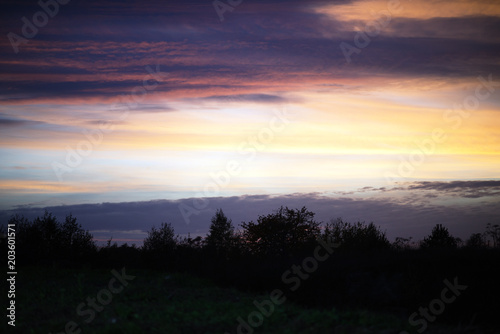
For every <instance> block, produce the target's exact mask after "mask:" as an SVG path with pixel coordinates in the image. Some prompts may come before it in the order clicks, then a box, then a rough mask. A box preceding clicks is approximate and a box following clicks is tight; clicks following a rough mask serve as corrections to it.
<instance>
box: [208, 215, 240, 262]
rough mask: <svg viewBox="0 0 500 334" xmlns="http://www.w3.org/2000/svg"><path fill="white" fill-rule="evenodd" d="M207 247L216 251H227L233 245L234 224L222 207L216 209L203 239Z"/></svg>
mask: <svg viewBox="0 0 500 334" xmlns="http://www.w3.org/2000/svg"><path fill="white" fill-rule="evenodd" d="M205 241H206V245H207V247H208V248H209V249H211V250H215V251H216V252H217V253H228V252H229V251H230V250H231V248H233V247H234V245H235V234H234V226H233V223H232V221H231V219H228V218H227V217H226V215H225V214H224V212H223V211H222V209H218V210H217V211H216V212H215V215H214V216H213V217H212V221H211V224H210V229H209V232H208V234H207V237H206V239H205Z"/></svg>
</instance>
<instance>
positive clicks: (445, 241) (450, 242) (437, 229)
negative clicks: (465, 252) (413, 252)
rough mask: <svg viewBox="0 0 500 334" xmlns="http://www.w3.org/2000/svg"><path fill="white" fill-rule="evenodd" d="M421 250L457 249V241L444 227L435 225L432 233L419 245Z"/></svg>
mask: <svg viewBox="0 0 500 334" xmlns="http://www.w3.org/2000/svg"><path fill="white" fill-rule="evenodd" d="M420 247H421V248H457V240H456V239H455V238H454V237H453V236H452V235H451V234H450V232H449V231H448V229H447V228H446V227H443V225H441V224H437V225H436V226H434V228H433V229H432V233H431V234H430V235H429V236H427V237H426V238H424V240H423V241H422V242H421V243H420Z"/></svg>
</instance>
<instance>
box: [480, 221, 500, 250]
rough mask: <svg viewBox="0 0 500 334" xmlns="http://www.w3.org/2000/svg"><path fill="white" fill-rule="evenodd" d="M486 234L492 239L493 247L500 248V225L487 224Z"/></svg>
mask: <svg viewBox="0 0 500 334" xmlns="http://www.w3.org/2000/svg"><path fill="white" fill-rule="evenodd" d="M484 234H485V236H487V237H490V238H491V239H492V241H493V245H492V246H493V247H500V225H498V224H496V225H492V224H491V223H488V224H486V232H484Z"/></svg>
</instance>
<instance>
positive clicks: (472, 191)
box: [407, 180, 500, 198]
mask: <svg viewBox="0 0 500 334" xmlns="http://www.w3.org/2000/svg"><path fill="white" fill-rule="evenodd" d="M407 189H408V190H435V191H438V192H442V193H447V194H453V195H455V196H460V197H467V198H479V197H486V196H498V195H500V181H495V180H487V181H450V182H429V181H422V182H415V183H412V184H410V185H408V187H407Z"/></svg>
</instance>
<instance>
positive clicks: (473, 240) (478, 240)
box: [465, 233, 486, 249]
mask: <svg viewBox="0 0 500 334" xmlns="http://www.w3.org/2000/svg"><path fill="white" fill-rule="evenodd" d="M465 246H466V247H468V248H476V249H478V248H484V247H486V243H485V242H484V237H483V236H482V235H481V233H473V234H471V236H470V237H469V239H467V241H466V242H465Z"/></svg>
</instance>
